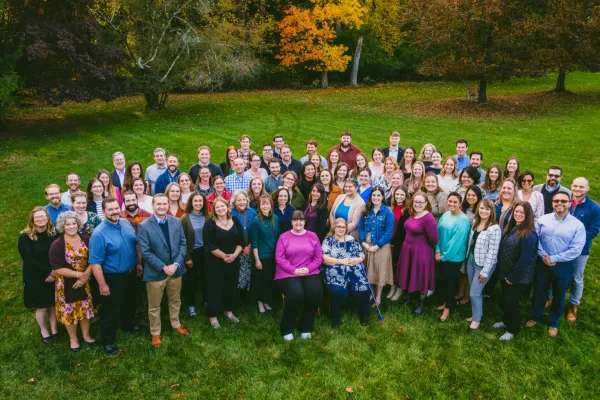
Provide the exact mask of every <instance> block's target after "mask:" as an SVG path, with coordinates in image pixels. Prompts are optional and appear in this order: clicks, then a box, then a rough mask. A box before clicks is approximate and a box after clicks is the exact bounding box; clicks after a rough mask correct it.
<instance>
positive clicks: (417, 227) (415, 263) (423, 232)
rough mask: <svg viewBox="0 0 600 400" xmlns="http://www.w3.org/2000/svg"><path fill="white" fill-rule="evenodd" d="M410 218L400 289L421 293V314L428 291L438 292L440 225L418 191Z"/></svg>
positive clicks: (405, 224)
mask: <svg viewBox="0 0 600 400" xmlns="http://www.w3.org/2000/svg"><path fill="white" fill-rule="evenodd" d="M409 214H410V217H409V218H408V220H407V221H406V222H405V223H404V229H405V231H406V237H405V239H404V244H403V245H402V250H401V251H400V260H399V261H398V287H399V288H400V289H401V290H403V291H408V293H407V295H406V296H407V298H410V297H409V296H411V294H412V293H414V292H420V296H419V306H418V307H417V308H416V309H415V311H414V313H415V314H417V315H421V314H422V313H423V310H424V303H425V297H426V296H427V291H428V290H434V289H435V246H436V244H437V241H438V232H437V224H436V222H435V218H434V217H433V215H432V214H431V205H430V204H429V202H428V200H427V195H426V194H425V193H423V192H417V193H415V194H414V195H413V197H412V199H411V204H410V208H409Z"/></svg>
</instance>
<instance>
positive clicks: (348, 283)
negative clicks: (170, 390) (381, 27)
mask: <svg viewBox="0 0 600 400" xmlns="http://www.w3.org/2000/svg"><path fill="white" fill-rule="evenodd" d="M400 139H401V138H400V134H399V133H398V132H392V133H391V134H390V137H389V146H387V147H385V148H374V149H373V150H372V151H371V157H370V161H369V158H368V157H367V156H366V155H365V154H364V153H363V152H362V151H361V149H360V148H359V147H357V146H356V145H354V144H353V143H352V134H351V133H350V132H343V133H342V134H341V135H340V144H338V145H336V146H334V147H333V148H331V149H330V150H329V151H328V152H327V153H326V155H320V154H319V153H318V144H317V142H316V141H315V140H314V139H311V140H309V141H308V142H307V143H306V153H307V154H306V155H305V156H304V157H302V158H301V159H299V160H298V159H295V158H293V156H292V151H291V149H290V147H289V146H288V145H287V144H285V140H284V138H283V136H282V135H276V136H275V137H274V138H273V142H272V143H266V144H264V145H263V146H262V149H261V154H258V153H257V152H255V151H253V150H252V149H251V139H250V137H249V136H247V135H244V136H242V137H241V139H240V147H239V148H238V147H235V146H231V147H228V148H227V149H226V152H225V162H223V163H221V165H220V166H218V165H216V164H214V163H212V162H211V153H210V149H209V148H208V147H206V146H201V147H200V148H198V163H197V164H195V165H193V166H192V167H191V168H190V169H189V172H187V173H186V172H181V171H180V169H179V160H178V157H177V155H175V154H169V155H167V154H166V152H165V151H164V149H161V148H157V149H155V150H154V161H155V163H154V164H153V165H151V166H149V167H148V168H146V172H145V174H144V168H143V166H142V165H141V164H140V163H138V162H132V163H130V164H129V165H128V166H126V162H125V156H124V155H123V153H121V152H117V153H115V154H114V155H113V164H114V168H115V169H114V171H112V172H108V170H105V169H101V170H100V171H98V173H97V175H96V177H94V178H92V179H90V180H89V182H88V184H87V190H86V191H85V192H84V191H82V190H80V185H81V180H80V177H79V175H78V174H76V173H70V174H68V175H67V178H66V186H67V190H66V191H64V192H63V191H62V190H61V187H60V186H59V185H57V184H51V185H48V186H47V187H46V190H45V195H46V199H47V200H48V202H49V203H48V204H47V205H46V206H45V207H35V208H34V209H33V210H32V211H31V214H30V218H29V223H28V225H27V227H26V228H25V229H24V230H23V232H22V234H21V236H20V237H19V244H18V245H19V251H20V254H21V256H22V258H23V280H24V291H25V293H24V299H25V305H26V307H31V308H35V309H36V320H37V322H38V325H39V327H40V332H41V336H42V340H43V341H44V342H45V343H50V342H52V341H53V340H54V338H55V337H56V334H57V322H60V323H62V324H64V325H65V326H66V329H67V332H68V334H69V337H70V348H71V350H72V351H79V350H80V349H81V344H80V342H79V338H78V333H77V329H76V328H77V326H78V325H79V326H80V327H81V329H80V330H81V336H82V338H83V341H84V342H85V343H86V345H93V344H94V343H95V340H94V339H93V338H92V336H90V321H91V320H92V319H93V318H96V317H99V320H100V336H101V342H102V346H103V348H104V350H105V351H106V353H108V354H111V355H112V354H117V352H118V348H117V346H116V333H117V329H118V328H119V327H120V328H121V329H122V330H125V331H134V332H135V331H138V330H139V329H140V328H139V326H138V324H137V321H136V310H137V309H138V308H139V307H141V304H142V303H143V302H142V301H140V300H141V298H142V294H141V293H142V292H143V291H144V289H145V292H146V296H147V313H148V319H149V324H150V334H151V342H152V345H153V346H154V347H160V346H161V343H162V342H161V333H162V327H161V319H160V313H161V300H162V298H163V296H164V294H165V292H166V297H167V299H168V309H169V310H168V311H169V319H170V324H171V327H172V328H173V329H174V330H175V331H176V332H177V333H178V334H181V335H184V336H187V335H190V332H189V330H187V329H186V328H185V327H183V326H182V324H181V322H180V309H181V302H182V300H183V302H184V304H185V305H186V306H187V310H188V313H189V315H190V316H191V317H195V316H196V306H197V304H198V303H197V295H198V294H199V293H201V294H202V299H203V302H204V305H205V308H206V315H207V316H208V318H209V323H210V325H211V326H212V327H213V328H220V326H221V325H220V321H219V317H220V316H224V318H225V319H226V320H228V321H230V322H232V323H238V322H239V318H238V317H237V316H236V315H235V314H234V312H235V311H236V307H237V305H238V297H239V296H240V293H243V294H244V297H247V298H250V299H252V301H255V302H256V305H257V308H258V310H259V312H260V313H264V312H268V311H271V310H272V309H273V305H274V296H275V295H277V293H282V294H283V296H282V297H283V302H284V310H283V316H282V319H281V323H280V332H281V334H282V336H283V338H284V339H285V340H288V341H289V340H293V339H294V331H295V329H297V331H298V332H299V333H300V336H301V338H302V339H309V338H310V337H311V334H312V329H313V323H314V319H315V316H316V314H317V311H318V309H319V307H329V308H330V315H331V323H332V326H333V327H338V326H339V324H340V321H341V314H342V307H343V305H344V303H345V302H346V300H347V299H348V297H349V295H350V294H352V298H353V300H354V304H355V306H356V308H357V310H358V315H359V321H360V324H361V325H367V324H368V323H369V312H370V309H371V302H373V303H376V304H377V305H378V304H380V303H381V302H382V300H383V299H382V297H383V290H384V288H385V287H386V286H389V287H390V290H389V292H388V293H387V296H386V298H387V299H390V301H398V300H401V301H402V303H404V304H405V305H410V304H413V303H415V308H414V314H415V315H421V314H423V313H424V312H425V310H426V307H425V302H426V299H427V298H428V297H430V296H431V295H432V294H433V293H434V291H436V287H437V288H439V289H440V290H438V292H440V295H439V299H440V305H439V307H437V309H438V310H440V311H441V312H442V313H441V316H440V320H441V321H446V320H447V319H448V318H449V316H450V315H451V313H452V311H453V310H454V309H455V308H456V307H457V306H459V305H461V304H463V305H464V304H467V303H470V304H471V309H472V316H471V317H470V318H469V319H468V321H469V325H468V329H467V331H468V332H472V331H474V330H476V329H479V327H480V323H481V319H482V314H483V302H484V299H485V298H486V297H490V296H491V295H492V294H493V292H494V289H495V287H496V286H497V282H498V281H500V283H501V286H502V297H501V300H500V301H499V302H498V304H499V305H500V307H501V310H502V312H503V317H502V320H501V321H500V322H497V323H495V324H494V327H495V328H505V333H504V334H503V335H501V336H500V339H501V340H510V339H512V338H513V337H514V335H516V334H517V333H518V332H519V330H520V328H521V307H520V301H519V300H520V298H521V297H522V295H523V294H525V293H529V292H530V291H531V288H532V284H533V288H534V289H533V305H532V310H531V318H530V320H529V321H528V322H527V323H526V326H528V327H531V326H534V325H536V324H537V323H541V322H542V321H543V314H544V309H545V308H550V316H549V319H548V327H549V329H548V334H549V335H550V336H553V337H554V336H556V335H557V333H558V326H559V320H560V318H561V316H562V315H563V313H564V312H565V309H566V318H567V319H568V320H571V321H574V320H576V319H577V308H578V306H579V304H580V301H581V297H582V292H583V274H584V269H585V265H586V263H587V260H588V258H589V254H590V248H591V245H592V240H593V239H594V238H595V237H596V235H597V234H598V230H599V229H600V207H599V206H598V205H597V204H596V203H595V202H594V201H593V200H591V199H590V198H589V197H588V196H587V193H588V191H589V189H590V187H589V182H588V180H587V179H585V178H584V177H579V178H576V179H574V180H573V182H572V184H571V189H570V190H569V189H568V188H567V187H565V186H563V185H562V184H561V180H562V175H563V171H562V169H561V168H560V167H558V166H551V167H550V168H548V173H547V176H546V179H545V182H544V183H541V184H538V185H535V184H534V183H535V182H534V174H533V173H532V172H531V171H528V170H523V171H522V170H521V165H520V162H519V160H518V159H517V158H510V159H509V160H508V161H507V162H506V164H505V166H504V168H503V167H502V166H501V165H500V164H498V163H492V164H491V165H490V166H489V167H488V168H487V170H484V169H483V168H482V163H483V154H482V153H481V152H480V151H472V152H471V153H468V143H467V141H466V140H464V139H460V140H458V141H457V142H456V154H455V155H450V156H446V157H445V158H444V157H443V155H442V153H441V152H440V151H439V150H437V149H436V147H435V146H434V145H433V144H426V145H425V146H423V148H422V149H421V151H420V153H419V154H417V151H416V150H415V148H414V147H412V146H407V147H406V148H402V147H400ZM142 282H144V283H145V284H142ZM324 288H326V289H327V290H324ZM568 291H570V297H569V299H568V302H567V304H566V305H565V299H566V294H567V292H568ZM324 299H326V300H325V301H324Z"/></svg>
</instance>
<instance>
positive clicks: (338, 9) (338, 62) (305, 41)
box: [275, 0, 366, 88]
mask: <svg viewBox="0 0 600 400" xmlns="http://www.w3.org/2000/svg"><path fill="white" fill-rule="evenodd" d="M310 2H311V4H312V8H306V9H303V8H299V7H296V6H290V7H289V8H287V9H286V11H285V17H284V18H283V20H282V21H281V22H280V23H279V33H280V36H281V38H280V42H279V53H278V54H277V55H276V56H275V57H276V58H277V59H279V60H281V61H280V63H281V65H282V66H284V67H293V66H296V65H303V66H304V68H306V69H308V70H312V71H319V72H321V73H322V79H321V86H322V87H323V88H326V87H328V86H329V83H328V77H327V73H328V72H329V71H340V72H343V71H345V70H346V67H347V66H348V63H349V62H350V59H351V57H350V56H349V55H347V54H346V51H347V50H348V47H346V46H344V45H339V44H338V45H336V44H334V40H335V38H336V29H335V28H336V24H343V25H344V26H346V27H348V28H351V29H353V28H354V29H358V28H360V26H361V25H362V23H363V20H362V18H363V16H364V15H365V13H366V9H365V8H364V7H362V6H361V4H360V2H359V1H358V0H336V1H327V0H310Z"/></svg>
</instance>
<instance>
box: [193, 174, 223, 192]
mask: <svg viewBox="0 0 600 400" xmlns="http://www.w3.org/2000/svg"><path fill="white" fill-rule="evenodd" d="M215 176H216V175H215ZM219 176H221V175H219ZM211 181H212V176H211V174H210V169H209V168H208V167H200V168H199V169H198V178H197V179H196V185H195V186H194V189H195V190H196V191H197V192H199V193H202V194H203V195H204V196H208V195H209V194H211V193H212V192H214V191H215V188H213V187H212V185H211Z"/></svg>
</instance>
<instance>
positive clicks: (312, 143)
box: [300, 139, 327, 168]
mask: <svg viewBox="0 0 600 400" xmlns="http://www.w3.org/2000/svg"><path fill="white" fill-rule="evenodd" d="M317 147H319V145H318V143H317V141H316V140H315V139H310V140H309V141H308V142H306V155H305V156H304V157H302V158H301V159H300V163H301V164H302V165H304V163H305V162H307V161H310V157H312V155H313V154H317ZM319 158H321V167H323V168H327V160H326V159H325V157H323V156H321V155H319Z"/></svg>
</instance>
